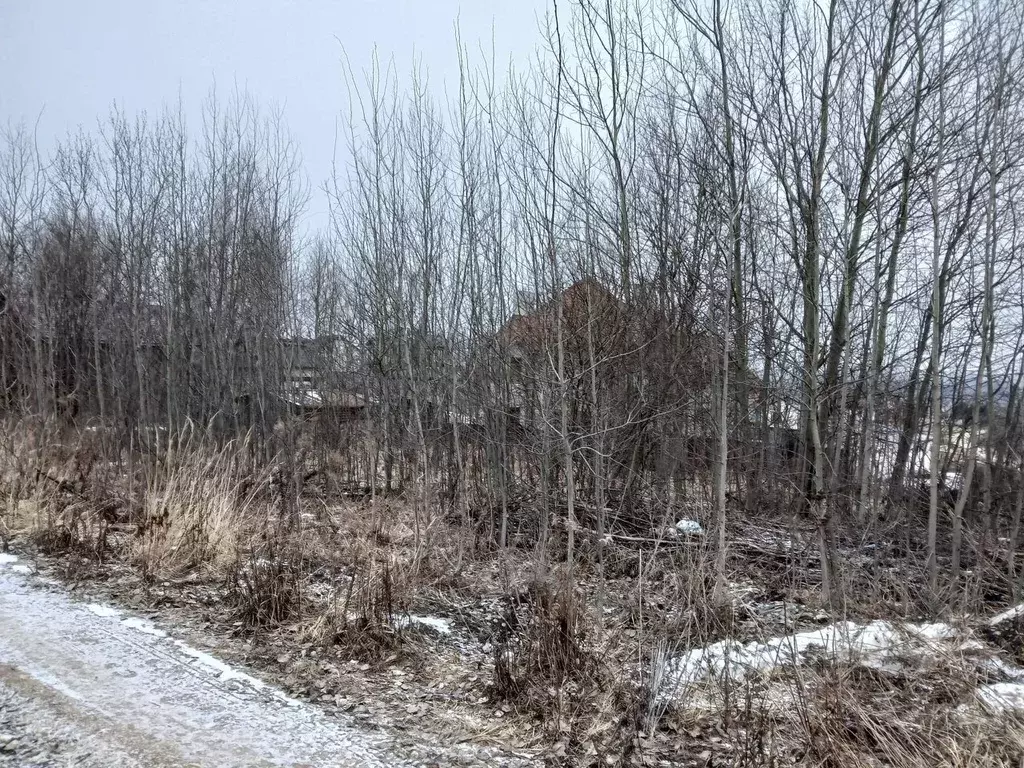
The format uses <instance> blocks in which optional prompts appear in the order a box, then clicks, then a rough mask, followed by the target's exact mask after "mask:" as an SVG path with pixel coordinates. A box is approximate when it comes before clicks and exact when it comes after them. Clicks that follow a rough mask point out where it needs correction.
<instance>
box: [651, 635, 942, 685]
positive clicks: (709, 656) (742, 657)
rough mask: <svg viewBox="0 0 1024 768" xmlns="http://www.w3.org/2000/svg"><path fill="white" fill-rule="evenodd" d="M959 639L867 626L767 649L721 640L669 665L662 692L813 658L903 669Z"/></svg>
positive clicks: (771, 643)
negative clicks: (909, 659)
mask: <svg viewBox="0 0 1024 768" xmlns="http://www.w3.org/2000/svg"><path fill="white" fill-rule="evenodd" d="M956 635H957V633H956V630H955V629H953V628H952V627H950V626H949V625H947V624H923V625H912V624H910V625H906V626H902V627H898V626H896V625H894V624H891V623H889V622H887V621H873V622H871V623H869V624H865V625H858V624H855V623H854V622H849V621H844V622H839V623H836V624H831V625H829V626H827V627H822V628H821V629H815V630H810V631H808V632H800V633H797V634H793V635H786V636H784V637H778V638H774V639H771V640H768V641H766V642H763V643H760V642H751V643H741V642H738V641H736V640H722V641H720V642H718V643H714V644H713V645H709V646H707V647H706V648H695V649H693V650H691V651H688V652H687V653H685V654H683V655H682V656H678V657H676V658H673V659H669V660H668V662H667V665H668V669H667V671H666V674H665V688H664V689H663V691H664V693H665V694H670V695H674V694H676V693H678V692H680V691H681V690H682V689H684V688H686V687H687V686H689V685H692V684H694V683H699V682H703V681H708V680H716V679H722V678H729V679H731V680H733V681H734V682H735V681H742V680H744V679H745V678H746V677H747V676H748V675H750V674H753V673H756V672H766V671H770V670H772V669H776V668H778V667H782V666H797V665H800V664H802V663H804V662H806V661H808V660H809V659H808V657H810V656H811V655H812V654H825V655H827V656H831V657H834V658H837V659H842V660H848V661H852V662H856V663H859V664H862V665H864V666H870V667H873V668H876V669H882V670H891V669H893V668H897V669H898V668H899V664H898V662H899V659H900V658H901V657H902V656H904V655H907V654H908V653H910V652H914V653H916V654H921V653H923V652H925V651H928V650H933V651H934V650H936V649H937V648H938V647H939V646H940V645H942V644H943V643H945V642H946V641H948V640H950V639H952V638H955V637H956Z"/></svg>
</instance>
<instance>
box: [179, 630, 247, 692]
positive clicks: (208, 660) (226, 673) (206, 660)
mask: <svg viewBox="0 0 1024 768" xmlns="http://www.w3.org/2000/svg"><path fill="white" fill-rule="evenodd" d="M174 644H175V645H176V646H178V648H179V650H181V652H182V653H184V654H185V655H186V656H190V657H191V658H193V659H195V660H196V661H197V662H199V664H200V666H203V667H206V668H207V669H209V670H211V671H213V672H216V673H217V679H218V680H221V681H224V682H227V681H228V680H238V681H240V682H243V683H246V684H247V685H249V686H251V687H253V688H256V689H257V690H259V689H262V688H265V687H266V684H265V683H264V682H263V681H262V680H257V679H256V678H255V677H253V676H252V675H249V674H247V673H245V672H239V671H238V670H237V669H233V668H232V667H231V666H229V665H227V664H225V663H224V662H223V661H221V660H220V659H218V658H216V657H214V656H211V655H210V654H208V653H206V651H200V650H199V649H198V648H193V647H192V646H191V645H187V644H185V643H183V642H181V641H180V640H175V641H174Z"/></svg>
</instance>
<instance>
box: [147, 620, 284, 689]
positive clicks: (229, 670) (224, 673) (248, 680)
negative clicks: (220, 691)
mask: <svg viewBox="0 0 1024 768" xmlns="http://www.w3.org/2000/svg"><path fill="white" fill-rule="evenodd" d="M157 631H159V630H157ZM174 644H175V645H176V646H177V647H178V650H180V651H181V652H182V653H183V654H185V655H186V656H189V657H191V658H193V659H195V660H196V662H198V665H199V666H201V667H205V668H206V669H207V670H209V671H211V672H213V673H214V674H216V676H217V679H218V680H220V681H221V682H229V681H236V682H239V683H242V684H243V685H246V686H248V687H249V688H252V689H253V690H254V691H264V692H268V693H270V694H271V695H272V696H273V697H274V698H275V699H277V700H278V701H281V702H283V703H285V704H287V705H288V706H290V707H301V706H302V702H301V701H299V700H298V699H293V698H292V697H291V696H288V695H287V694H285V693H284V692H283V691H280V690H277V689H276V688H272V687H270V686H268V685H267V684H266V683H264V682H263V681H262V680H260V679H258V678H256V677H253V676H252V675H250V674H247V673H246V672H240V671H239V670H237V669H235V668H234V667H232V666H231V665H229V664H225V663H224V662H223V661H221V660H220V659H218V658H216V657H215V656H211V655H210V654H208V653H206V651H200V650H199V649H198V648H193V647H192V646H191V645H188V644H187V643H183V642H182V641H181V640H175V641H174Z"/></svg>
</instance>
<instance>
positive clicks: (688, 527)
mask: <svg viewBox="0 0 1024 768" xmlns="http://www.w3.org/2000/svg"><path fill="white" fill-rule="evenodd" d="M676 533H679V534H686V535H690V536H703V535H704V529H703V528H702V527H701V524H700V523H698V522H697V521H696V520H686V519H683V520H680V521H679V522H677V523H676Z"/></svg>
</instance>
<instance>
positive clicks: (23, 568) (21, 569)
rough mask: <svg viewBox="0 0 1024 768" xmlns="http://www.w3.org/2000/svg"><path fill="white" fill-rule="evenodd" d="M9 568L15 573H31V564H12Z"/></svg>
mask: <svg viewBox="0 0 1024 768" xmlns="http://www.w3.org/2000/svg"><path fill="white" fill-rule="evenodd" d="M11 570H12V571H14V572H15V573H32V566H29V565H12V566H11Z"/></svg>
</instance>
